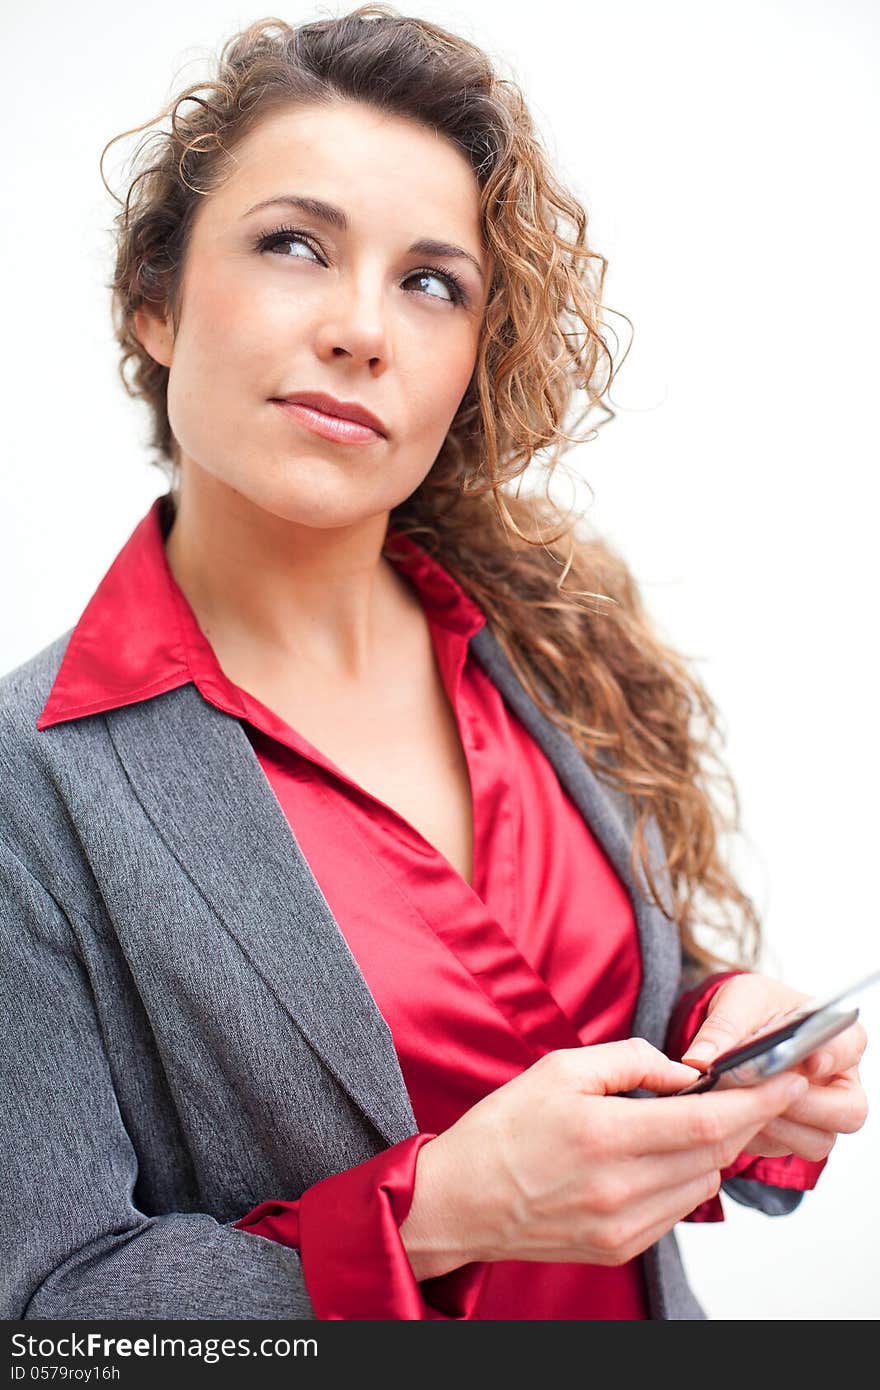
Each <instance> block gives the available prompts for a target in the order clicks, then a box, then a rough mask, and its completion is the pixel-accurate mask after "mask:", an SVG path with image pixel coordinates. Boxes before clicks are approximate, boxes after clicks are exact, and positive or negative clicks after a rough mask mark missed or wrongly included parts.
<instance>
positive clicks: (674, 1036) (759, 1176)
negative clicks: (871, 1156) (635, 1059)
mask: <svg viewBox="0 0 880 1390" xmlns="http://www.w3.org/2000/svg"><path fill="white" fill-rule="evenodd" d="M746 973H747V972H746V971H743V970H726V971H724V972H721V973H719V974H715V975H709V976H707V978H706V979H705V980H702V981H701V982H700V984H698V985H696V986H695V987H694V988H693V989H690V990H688V991H687V992H686V993H685V994H683V995H682V996H681V998H680V999H679V1000H678V1002H677V1004H676V1006H675V1008H674V1010H673V1012H672V1017H671V1018H670V1020H669V1027H668V1029H667V1032H666V1054H667V1056H668V1057H671V1058H672V1060H673V1061H674V1062H680V1061H681V1058H682V1056H683V1054H684V1052H685V1050H686V1049H687V1047H688V1044H689V1043H690V1042H692V1041H693V1039H694V1037H695V1036H696V1034H697V1032H698V1031H699V1029H700V1028H701V1027H702V1026H703V1023H704V1021H705V1018H706V1015H707V1013H708V1012H709V1004H710V1003H711V1001H712V999H713V997H714V995H715V994H717V992H718V990H719V989H720V988H721V986H722V985H723V984H724V982H725V980H730V979H732V978H733V976H734V975H743V974H746ZM827 1162H828V1160H827V1158H823V1159H820V1160H819V1161H818V1162H816V1163H811V1162H809V1160H808V1159H805V1158H798V1157H797V1155H796V1154H786V1155H785V1156H784V1157H782V1158H762V1157H759V1156H758V1155H756V1154H750V1153H745V1152H743V1153H741V1154H739V1155H738V1156H737V1157H736V1158H735V1159H734V1161H733V1163H731V1165H730V1167H729V1168H723V1169H722V1170H721V1177H722V1181H723V1180H724V1179H726V1178H745V1179H747V1180H749V1181H752V1182H763V1183H767V1184H768V1186H770V1187H790V1188H791V1187H793V1188H796V1189H797V1190H798V1191H802V1192H806V1191H809V1190H810V1189H811V1188H813V1187H815V1186H816V1183H817V1181H818V1179H819V1174H820V1173H821V1172H822V1169H823V1168H824V1167H825V1164H826V1163H827ZM684 1219H685V1221H723V1220H724V1208H723V1206H722V1205H721V1198H720V1197H711V1198H710V1199H709V1201H708V1202H703V1203H701V1205H700V1206H698V1207H695V1209H694V1210H693V1211H692V1212H691V1213H690V1214H689V1215H688V1216H686V1217H685V1218H684Z"/></svg>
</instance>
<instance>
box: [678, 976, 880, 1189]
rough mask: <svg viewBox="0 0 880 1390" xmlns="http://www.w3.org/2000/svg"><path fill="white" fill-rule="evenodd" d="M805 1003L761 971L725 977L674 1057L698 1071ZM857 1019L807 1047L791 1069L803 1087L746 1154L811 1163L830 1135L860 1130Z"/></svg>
mask: <svg viewBox="0 0 880 1390" xmlns="http://www.w3.org/2000/svg"><path fill="white" fill-rule="evenodd" d="M810 1002H816V1001H811V1000H810V996H809V995H806V994H801V993H799V991H798V990H794V989H790V988H789V986H788V985H783V984H780V983H779V981H778V980H773V979H771V978H770V977H769V976H767V975H758V974H748V975H735V976H733V977H732V978H731V979H729V980H727V981H725V983H724V984H723V985H722V986H721V988H720V989H719V990H718V991H717V993H716V994H715V995H714V996H713V998H712V1000H711V1002H710V1004H709V1012H708V1014H707V1015H706V1019H705V1022H704V1023H703V1025H702V1027H701V1028H700V1030H699V1032H698V1033H697V1034H696V1036H695V1037H694V1039H693V1041H692V1042H691V1044H690V1046H689V1047H688V1049H687V1051H686V1052H685V1054H684V1057H683V1059H682V1060H684V1061H690V1062H692V1063H693V1064H694V1065H695V1066H699V1067H700V1069H701V1070H705V1069H706V1067H707V1066H708V1065H709V1064H710V1063H711V1062H712V1061H713V1060H714V1058H715V1057H717V1056H718V1055H720V1053H722V1052H726V1051H727V1050H728V1049H729V1048H731V1047H735V1046H736V1044H737V1043H739V1042H742V1041H743V1040H744V1039H745V1038H747V1037H748V1036H749V1034H751V1033H755V1032H759V1031H763V1030H764V1029H765V1028H768V1027H771V1026H772V1025H773V1024H774V1023H778V1022H781V1020H782V1017H783V1015H785V1014H787V1013H790V1012H791V1011H792V1010H794V1009H798V1008H800V1007H802V1006H803V1005H804V1004H807V1003H810ZM867 1041H868V1039H867V1035H866V1033H865V1030H864V1028H863V1027H862V1026H861V1024H860V1023H853V1024H851V1025H850V1027H849V1028H846V1029H844V1031H843V1032H842V1033H838V1035H837V1037H836V1038H832V1039H831V1041H830V1042H827V1043H823V1044H822V1045H821V1047H820V1048H819V1049H818V1050H817V1051H816V1052H811V1053H810V1055H809V1057H806V1058H805V1059H804V1061H803V1062H801V1063H800V1064H799V1066H798V1067H797V1068H796V1070H797V1071H799V1072H801V1073H802V1074H803V1075H804V1076H806V1077H807V1079H808V1081H809V1082H810V1086H809V1090H808V1091H807V1092H806V1093H805V1094H804V1095H803V1096H801V1097H799V1098H798V1099H797V1100H795V1101H794V1102H793V1103H792V1104H791V1105H790V1106H788V1108H787V1109H786V1110H785V1111H784V1112H783V1113H782V1114H781V1115H780V1116H778V1117H777V1118H775V1119H772V1120H771V1121H770V1122H769V1123H768V1124H766V1125H765V1126H764V1127H763V1129H761V1130H760V1131H759V1132H758V1134H756V1135H755V1137H754V1138H753V1139H752V1140H751V1141H750V1143H749V1144H748V1145H747V1146H744V1147H745V1148H746V1151H747V1152H748V1153H750V1154H755V1155H756V1156H760V1157H763V1158H779V1157H781V1156H782V1155H783V1154H797V1155H798V1157H800V1158H806V1159H809V1160H811V1161H812V1162H816V1161H817V1160H819V1159H823V1158H827V1156H828V1154H829V1153H830V1152H831V1150H832V1148H833V1147H834V1143H835V1141H836V1139H837V1136H838V1134H852V1133H854V1132H855V1131H856V1130H858V1129H861V1127H862V1125H863V1124H864V1123H865V1117H866V1115H867V1112H868V1103H867V1099H866V1097H865V1093H864V1091H863V1090H862V1086H861V1083H860V1081H859V1072H858V1063H859V1061H860V1059H861V1056H862V1053H863V1052H864V1050H865V1046H866V1044H867Z"/></svg>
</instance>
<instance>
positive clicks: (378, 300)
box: [317, 270, 391, 365]
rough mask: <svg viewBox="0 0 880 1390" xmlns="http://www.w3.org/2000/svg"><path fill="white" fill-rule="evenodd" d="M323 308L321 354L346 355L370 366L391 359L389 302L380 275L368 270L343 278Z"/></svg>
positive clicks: (320, 331) (320, 330) (319, 345)
mask: <svg viewBox="0 0 880 1390" xmlns="http://www.w3.org/2000/svg"><path fill="white" fill-rule="evenodd" d="M322 309H323V313H322V321H321V324H320V326H319V328H318V331H317V347H318V351H319V353H320V355H321V356H322V357H323V356H325V355H326V356H332V357H338V356H340V354H345V355H346V356H348V357H351V358H353V359H355V360H356V361H359V362H366V363H368V364H371V365H372V364H374V363H386V364H387V363H388V362H389V361H390V360H391V342H390V333H389V326H388V322H387V304H386V302H385V298H384V286H383V285H382V283H381V282H380V279H379V276H378V274H376V273H374V274H372V275H370V274H368V272H367V271H366V270H365V271H364V272H363V273H362V274H361V275H360V276H358V277H357V278H355V277H352V278H350V279H349V278H347V277H342V278H341V279H340V280H339V282H338V283H337V284H336V285H335V286H334V288H333V291H332V293H331V294H330V295H329V296H328V298H327V300H326V302H325V303H324V305H323V306H322Z"/></svg>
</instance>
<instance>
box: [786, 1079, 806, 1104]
mask: <svg viewBox="0 0 880 1390" xmlns="http://www.w3.org/2000/svg"><path fill="white" fill-rule="evenodd" d="M809 1089H810V1083H809V1081H808V1080H807V1078H806V1077H805V1076H793V1077H792V1078H791V1079H790V1081H789V1083H788V1088H787V1091H786V1095H787V1096H788V1098H789V1100H795V1099H796V1098H797V1097H798V1096H802V1095H803V1094H804V1092H805V1091H808V1090H809Z"/></svg>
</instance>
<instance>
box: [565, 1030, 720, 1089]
mask: <svg viewBox="0 0 880 1390" xmlns="http://www.w3.org/2000/svg"><path fill="white" fill-rule="evenodd" d="M573 1051H574V1053H575V1054H576V1057H577V1065H578V1074H577V1079H576V1082H575V1084H576V1086H577V1089H578V1090H581V1091H585V1092H587V1094H589V1095H595V1096H602V1095H605V1096H612V1095H618V1094H620V1092H622V1091H634V1090H638V1089H645V1090H650V1091H664V1092H668V1091H677V1090H683V1089H684V1087H685V1086H689V1085H690V1084H691V1082H692V1081H696V1080H697V1078H698V1076H699V1071H698V1070H697V1068H696V1067H689V1066H686V1065H685V1064H684V1063H683V1062H672V1061H670V1059H669V1058H668V1057H667V1056H666V1055H665V1053H663V1052H661V1051H660V1049H659V1048H657V1047H654V1046H653V1045H652V1044H651V1043H649V1042H648V1041H647V1040H646V1039H645V1038H627V1039H626V1040H625V1041H623V1042H611V1043H595V1044H594V1045H593V1046H591V1047H582V1048H574V1049H573Z"/></svg>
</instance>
